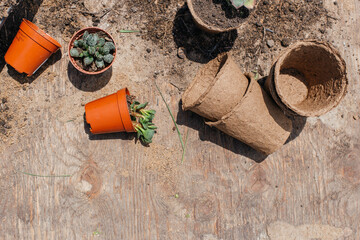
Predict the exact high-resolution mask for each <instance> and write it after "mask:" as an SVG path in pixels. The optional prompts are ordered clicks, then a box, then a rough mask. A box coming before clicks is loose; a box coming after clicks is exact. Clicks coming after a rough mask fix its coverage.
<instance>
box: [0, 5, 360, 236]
mask: <svg viewBox="0 0 360 240" xmlns="http://www.w3.org/2000/svg"><path fill="white" fill-rule="evenodd" d="M337 3H338V5H337V6H336V5H334V4H333V3H332V1H330V2H327V3H326V6H327V8H328V9H330V10H331V13H334V14H335V15H336V16H339V17H341V18H340V19H339V23H338V24H336V25H335V26H334V28H333V31H332V32H329V33H328V34H329V37H330V39H332V40H333V41H334V45H335V46H336V47H337V48H339V50H340V52H341V54H342V55H343V56H344V58H345V60H346V62H347V66H348V77H349V82H350V85H349V91H348V94H347V96H346V97H345V99H344V100H343V101H342V103H341V104H340V106H339V107H338V108H336V109H334V110H333V111H331V112H330V113H328V114H326V115H324V116H322V117H320V118H309V119H307V123H306V125H305V127H304V129H303V130H302V132H301V133H300V135H299V136H298V137H297V138H296V139H294V140H293V141H291V142H289V143H288V144H286V145H285V146H284V147H283V148H282V149H281V150H280V151H278V152H277V153H274V154H272V155H271V156H269V157H268V158H266V159H263V158H262V157H261V156H260V155H259V154H258V153H256V152H255V151H254V150H252V149H251V148H249V147H247V146H245V145H244V144H242V143H240V142H239V141H236V140H234V139H232V138H230V137H228V136H226V135H224V134H222V133H221V132H219V131H217V130H216V129H211V128H210V127H208V126H206V125H205V124H204V121H203V120H202V119H201V118H200V117H199V116H197V115H195V114H192V113H190V112H182V111H181V110H179V103H178V102H179V100H180V98H181V93H180V92H179V91H178V90H177V89H176V88H175V87H173V86H172V85H171V84H169V80H168V79H167V75H166V73H167V71H168V70H167V69H170V67H171V66H170V65H169V63H168V62H170V61H168V60H169V58H171V57H173V56H163V55H162V54H160V51H159V50H157V47H156V46H152V45H151V44H152V43H150V42H145V41H144V40H141V39H140V38H138V37H136V36H134V35H127V36H126V38H124V37H123V36H120V35H118V34H115V33H116V29H110V28H109V29H108V30H110V31H112V33H113V34H114V36H115V37H116V42H119V43H121V45H120V46H119V50H120V52H121V53H124V54H120V55H119V56H118V60H117V62H116V63H115V65H114V67H113V69H112V71H111V72H107V73H106V74H104V75H103V76H102V77H101V78H100V81H98V79H99V78H96V77H93V78H91V77H90V78H86V79H84V78H82V76H81V75H79V74H78V73H77V72H76V71H75V70H74V69H72V68H71V66H70V67H69V65H68V64H69V63H68V58H67V56H66V44H67V41H66V39H60V43H61V44H62V45H63V48H62V58H61V60H60V61H57V62H55V60H54V59H51V60H50V63H48V65H47V66H46V67H47V68H44V69H43V70H41V71H42V72H40V73H38V74H37V75H36V78H34V79H33V81H32V82H31V84H29V83H25V84H21V83H20V82H21V79H18V80H19V82H18V81H16V80H15V79H14V78H13V77H11V76H14V74H11V73H12V72H11V69H7V67H5V68H4V69H3V70H2V71H1V73H0V84H1V91H2V92H1V94H4V90H6V89H13V91H12V92H11V94H12V95H7V96H6V97H7V98H8V101H9V102H12V103H16V106H17V108H18V109H12V108H11V109H10V111H12V114H13V115H15V117H16V119H17V120H16V121H17V122H16V126H13V128H15V130H13V131H12V133H11V134H10V136H9V137H8V138H7V140H6V142H2V143H1V145H0V149H1V150H2V154H1V155H0V179H1V180H0V213H1V214H0V239H260V240H262V239H271V240H280V239H292V238H296V239H360V225H359V224H358V222H359V220H360V200H359V199H360V177H359V176H360V162H359V161H360V150H359V149H360V148H359V147H360V141H359V133H360V130H359V129H360V128H359V120H355V119H357V116H358V114H359V113H360V107H359V106H360V99H359V94H360V87H359V86H360V84H359V71H360V60H359V59H360V35H359V30H360V14H359V12H360V2H359V1H357V0H347V1H338V2H337ZM40 9H41V7H40ZM103 27H104V28H105V27H106V26H103ZM134 42H139V44H137V46H136V47H134V46H133V45H132V43H134ZM148 47H151V48H152V49H154V50H153V51H152V54H153V56H157V59H156V60H154V61H155V62H151V63H149V59H146V58H143V57H139V56H143V54H144V52H145V51H146V48H148ZM129 49H131V51H128V50H129ZM125 53H126V54H125ZM52 63H54V64H52ZM51 64H52V65H51ZM154 66H158V67H157V68H156V69H157V70H158V71H159V72H160V74H158V77H157V79H156V81H157V83H158V84H159V86H160V88H161V90H162V92H163V93H164V94H165V98H166V100H167V101H168V103H169V104H170V108H171V110H172V111H173V112H174V113H175V114H176V118H177V121H178V123H179V127H180V131H181V133H182V134H183V135H185V134H186V133H188V134H189V135H188V148H187V152H186V155H185V161H184V163H183V164H181V147H180V142H179V140H178V137H177V135H176V132H175V131H173V129H172V127H171V126H172V122H171V119H170V117H169V114H168V112H167V111H166V109H165V106H164V104H163V102H162V100H161V98H160V96H159V95H158V94H157V92H156V88H155V86H154V83H153V73H154ZM199 66H200V65H199V64H189V65H188V66H187V71H188V72H191V70H194V71H196V70H197V69H198V67H199ZM161 71H163V72H164V74H162V73H161ZM15 76H16V75H15ZM192 77H193V75H192V74H191V73H190V74H186V75H185V76H184V78H185V82H190V81H191V79H192ZM69 80H70V81H69ZM125 86H128V87H130V90H131V91H132V93H133V94H135V95H137V96H140V100H142V101H143V100H148V101H150V104H151V106H152V107H154V109H155V110H156V111H157V115H156V123H157V125H158V126H159V131H158V133H157V135H156V137H155V139H154V143H153V144H151V146H150V147H149V148H146V147H144V146H142V145H141V144H139V143H135V141H134V138H133V136H132V135H129V134H125V133H118V134H110V135H105V136H96V137H89V135H88V134H87V133H86V132H85V130H84V121H83V113H84V109H83V105H84V103H86V102H88V101H91V100H93V99H96V98H98V97H101V96H104V95H106V94H109V93H112V92H115V91H116V90H117V89H119V88H122V87H125ZM5 93H6V91H5ZM9 104H10V103H9ZM10 106H14V105H11V104H10ZM300 125H301V124H300ZM258 162H259V163H258ZM23 172H25V173H32V174H39V175H46V176H47V175H71V177H64V176H62V177H61V176H60V177H55V178H54V177H36V176H30V175H27V174H24V173H23ZM175 194H178V198H176V197H175Z"/></svg>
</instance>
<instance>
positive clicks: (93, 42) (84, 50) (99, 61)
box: [70, 31, 115, 71]
mask: <svg viewBox="0 0 360 240" xmlns="http://www.w3.org/2000/svg"><path fill="white" fill-rule="evenodd" d="M114 51H115V45H114V43H113V42H112V41H111V40H110V39H108V38H107V37H99V35H98V34H97V33H89V32H88V31H85V32H84V34H83V36H82V38H80V39H77V40H75V41H74V45H73V48H72V49H70V56H71V57H73V58H75V59H77V60H79V61H80V62H81V63H82V66H83V68H84V69H91V70H92V71H100V70H101V69H103V68H105V67H106V66H107V65H109V64H110V63H111V62H112V61H113V60H114V55H113V52H114Z"/></svg>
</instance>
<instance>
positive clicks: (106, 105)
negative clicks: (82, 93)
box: [85, 88, 135, 134]
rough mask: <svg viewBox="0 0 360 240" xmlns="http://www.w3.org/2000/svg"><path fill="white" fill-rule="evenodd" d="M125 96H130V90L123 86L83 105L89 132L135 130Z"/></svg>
mask: <svg viewBox="0 0 360 240" xmlns="http://www.w3.org/2000/svg"><path fill="white" fill-rule="evenodd" d="M126 96H130V92H129V90H128V89H127V88H123V89H121V90H119V91H118V92H116V93H114V94H111V95H108V96H106V97H103V98H100V99H97V100H95V101H92V102H90V103H87V104H86V105H85V118H86V122H87V123H88V124H90V132H91V133H93V134H101V133H113V132H124V131H126V132H135V129H134V126H133V124H132V122H131V118H130V113H129V107H128V101H127V97H126Z"/></svg>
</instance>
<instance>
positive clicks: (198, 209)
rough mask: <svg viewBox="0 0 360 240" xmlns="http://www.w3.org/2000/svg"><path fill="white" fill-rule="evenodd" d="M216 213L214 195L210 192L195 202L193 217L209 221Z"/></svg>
mask: <svg viewBox="0 0 360 240" xmlns="http://www.w3.org/2000/svg"><path fill="white" fill-rule="evenodd" d="M216 213H217V204H216V197H215V196H214V195H213V194H211V193H208V194H204V195H202V196H201V197H200V198H198V199H197V200H196V202H195V213H194V217H195V219H196V220H200V221H211V220H212V219H213V218H215V216H216Z"/></svg>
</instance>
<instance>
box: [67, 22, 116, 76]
mask: <svg viewBox="0 0 360 240" xmlns="http://www.w3.org/2000/svg"><path fill="white" fill-rule="evenodd" d="M85 31H88V32H89V33H97V32H103V33H105V34H106V35H107V37H108V38H110V39H111V40H112V41H113V43H114V45H115V51H114V53H113V56H114V59H113V61H112V62H111V63H110V64H109V65H108V66H107V67H105V68H104V69H101V70H100V71H96V72H89V71H86V70H84V69H83V68H82V67H81V66H79V65H78V64H77V63H76V61H75V59H74V58H73V57H71V55H70V50H71V49H72V48H73V47H74V42H75V40H78V39H80V38H82V36H83V35H84V32H85ZM116 53H117V50H116V44H115V41H114V39H113V38H112V36H111V35H110V34H109V33H107V32H106V31H104V30H103V29H101V28H97V27H88V28H83V29H81V30H80V31H78V32H76V33H75V34H74V35H73V36H72V38H71V40H70V42H69V47H68V55H69V58H70V62H71V64H72V65H73V66H74V67H75V68H76V69H77V70H79V71H80V72H82V73H85V74H90V75H95V74H100V73H103V72H105V71H106V70H108V69H109V68H110V67H111V66H112V65H113V63H114V62H115V58H116Z"/></svg>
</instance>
